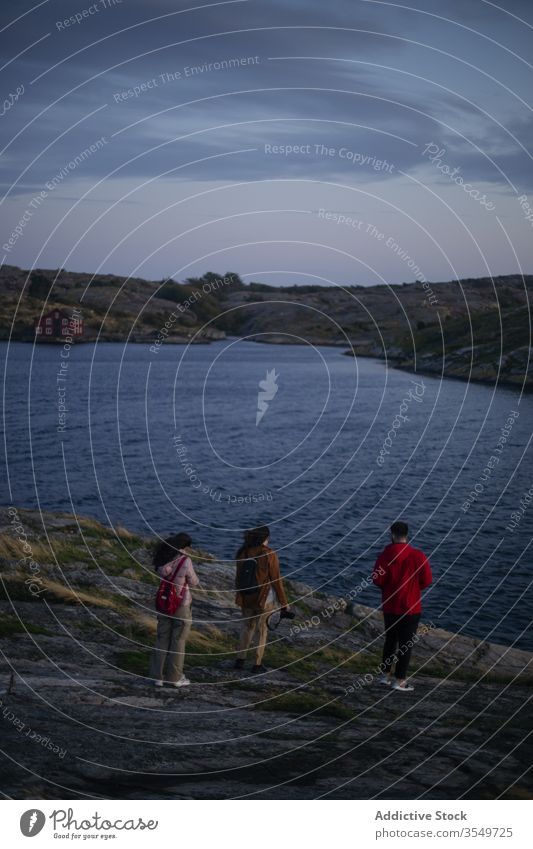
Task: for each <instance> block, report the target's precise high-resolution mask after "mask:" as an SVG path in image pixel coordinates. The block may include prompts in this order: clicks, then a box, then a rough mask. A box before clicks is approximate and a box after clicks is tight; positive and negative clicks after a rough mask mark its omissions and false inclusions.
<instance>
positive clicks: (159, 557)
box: [153, 532, 192, 569]
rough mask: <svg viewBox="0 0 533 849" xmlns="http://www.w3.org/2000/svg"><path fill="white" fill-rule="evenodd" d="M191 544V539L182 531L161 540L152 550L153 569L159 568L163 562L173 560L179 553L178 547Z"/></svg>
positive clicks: (186, 546) (187, 546)
mask: <svg viewBox="0 0 533 849" xmlns="http://www.w3.org/2000/svg"><path fill="white" fill-rule="evenodd" d="M191 545H192V539H191V538H190V536H189V534H186V533H183V532H182V533H179V534H175V535H174V536H172V537H167V539H164V540H161V542H160V543H159V544H158V545H157V546H156V549H155V551H154V558H153V564H154V569H159V567H160V566H164V565H165V563H169V562H170V561H171V560H174V559H175V558H176V556H177V555H178V554H179V552H180V549H182V548H189V546H191Z"/></svg>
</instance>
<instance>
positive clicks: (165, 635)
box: [150, 604, 192, 684]
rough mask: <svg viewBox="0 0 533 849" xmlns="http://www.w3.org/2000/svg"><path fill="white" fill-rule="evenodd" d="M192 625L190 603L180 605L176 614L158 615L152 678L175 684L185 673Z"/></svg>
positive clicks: (151, 670) (151, 669)
mask: <svg viewBox="0 0 533 849" xmlns="http://www.w3.org/2000/svg"><path fill="white" fill-rule="evenodd" d="M191 627H192V608H191V605H190V604H187V605H183V604H182V605H181V607H178V609H177V611H176V613H175V614H174V616H158V617H157V639H156V643H155V648H154V651H153V654H152V662H151V665H150V678H154V679H155V680H156V681H163V680H164V681H168V682H169V683H170V684H175V683H176V682H177V681H179V679H180V678H181V676H182V674H183V662H184V660H185V645H186V643H187V637H188V636H189V632H190V630H191Z"/></svg>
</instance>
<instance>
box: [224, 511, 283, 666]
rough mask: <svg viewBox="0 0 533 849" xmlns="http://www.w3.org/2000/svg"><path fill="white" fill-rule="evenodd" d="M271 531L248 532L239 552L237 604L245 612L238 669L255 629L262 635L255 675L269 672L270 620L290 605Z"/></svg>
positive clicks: (258, 644) (257, 651)
mask: <svg viewBox="0 0 533 849" xmlns="http://www.w3.org/2000/svg"><path fill="white" fill-rule="evenodd" d="M269 537H270V530H269V529H268V528H267V527H266V526H263V527H261V528H254V530H251V531H246V533H245V534H244V542H243V544H242V545H241V547H240V549H239V551H238V552H237V573H236V579H235V586H236V589H237V595H236V598H235V601H236V603H237V604H238V605H239V607H240V608H241V610H242V617H243V623H242V631H241V637H240V640H239V648H238V651H237V660H236V661H235V667H236V669H242V668H243V666H244V661H245V659H246V653H247V651H248V649H249V648H250V645H251V643H252V640H253V637H254V634H255V631H256V629H257V630H258V632H259V636H258V642H257V648H256V651H255V665H254V666H253V667H252V672H256V673H257V672H267V671H268V670H267V668H266V666H264V665H263V655H264V652H265V646H266V641H267V620H268V617H269V616H270V614H271V613H272V612H273V611H274V610H275V609H276V608H277V607H281V608H282V609H283V610H285V611H288V610H289V609H290V608H289V604H288V601H287V596H286V595H285V589H284V587H283V580H282V578H281V575H280V571H279V560H278V556H277V554H276V552H275V551H272V549H271V548H269V546H268V542H269Z"/></svg>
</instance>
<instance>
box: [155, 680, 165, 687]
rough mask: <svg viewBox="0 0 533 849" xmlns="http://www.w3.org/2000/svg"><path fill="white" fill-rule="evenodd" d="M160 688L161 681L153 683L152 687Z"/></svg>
mask: <svg viewBox="0 0 533 849" xmlns="http://www.w3.org/2000/svg"><path fill="white" fill-rule="evenodd" d="M162 686H163V682H162V681H154V687H162Z"/></svg>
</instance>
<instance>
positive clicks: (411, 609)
mask: <svg viewBox="0 0 533 849" xmlns="http://www.w3.org/2000/svg"><path fill="white" fill-rule="evenodd" d="M372 580H373V581H374V583H375V584H376V586H378V587H380V588H381V596H382V609H383V613H396V614H398V613H408V614H412V613H421V612H422V605H421V591H422V590H424V589H425V588H426V587H429V585H430V584H431V581H432V575H431V567H430V565H429V560H428V559H427V557H426V555H425V554H424V553H423V552H422V551H420V549H418V548H413V546H412V545H409V543H407V542H398V543H391V545H387V546H386V548H384V550H383V551H382V552H381V554H380V555H379V557H378V559H377V560H376V565H375V567H374V574H373V576H372Z"/></svg>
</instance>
